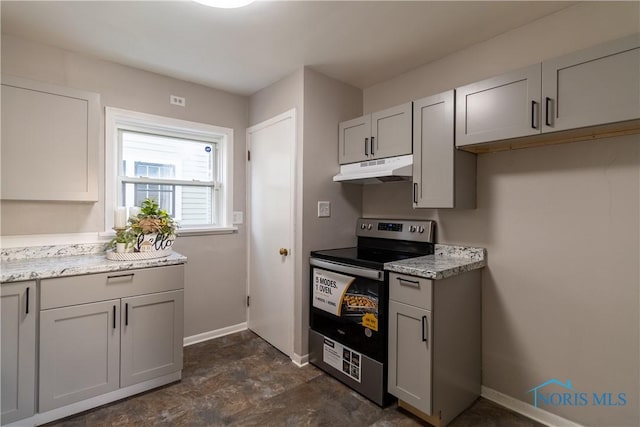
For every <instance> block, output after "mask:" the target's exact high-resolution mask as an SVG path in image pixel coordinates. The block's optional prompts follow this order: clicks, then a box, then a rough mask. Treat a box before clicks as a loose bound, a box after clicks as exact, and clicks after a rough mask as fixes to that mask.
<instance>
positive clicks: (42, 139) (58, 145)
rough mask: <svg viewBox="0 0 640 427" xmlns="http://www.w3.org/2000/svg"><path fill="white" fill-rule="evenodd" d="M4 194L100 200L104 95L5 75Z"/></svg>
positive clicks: (8, 197) (8, 196) (11, 197)
mask: <svg viewBox="0 0 640 427" xmlns="http://www.w3.org/2000/svg"><path fill="white" fill-rule="evenodd" d="M1 97H2V185H1V186H2V189H1V190H2V199H3V200H54V201H62V200H64V201H91V202H95V201H97V200H98V147H99V138H100V96H99V95H98V94H96V93H91V92H85V91H81V90H77V89H71V88H68V87H62V86H56V85H52V84H47V83H41V82H36V81H32V80H27V79H23V78H18V77H13V76H7V75H3V76H2V94H1Z"/></svg>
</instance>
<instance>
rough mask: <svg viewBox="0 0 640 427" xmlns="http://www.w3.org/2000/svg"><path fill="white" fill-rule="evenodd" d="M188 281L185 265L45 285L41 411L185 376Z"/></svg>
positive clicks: (56, 280) (41, 325) (67, 278)
mask: <svg viewBox="0 0 640 427" xmlns="http://www.w3.org/2000/svg"><path fill="white" fill-rule="evenodd" d="M183 282H184V267H183V266H182V265H176V266H165V267H155V268H147V269H140V270H129V271H125V272H114V273H101V274H90V275H81V276H73V277H65V278H54V279H44V280H42V281H41V290H42V294H41V308H42V310H41V312H40V365H39V366H40V381H39V412H46V411H49V410H52V409H55V408H59V407H62V406H66V405H70V404H72V403H75V402H79V401H82V400H86V399H89V398H92V397H97V396H100V395H103V394H105V393H109V392H112V391H115V390H118V389H120V388H124V387H128V386H131V385H134V384H139V383H142V382H144V381H148V380H152V379H154V378H159V377H162V376H165V375H168V374H172V373H176V372H179V371H181V370H182V362H183V360H182V346H183V317H184V308H183V301H184V293H183V287H184V284H183ZM94 301H97V302H94Z"/></svg>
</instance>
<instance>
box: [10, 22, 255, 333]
mask: <svg viewBox="0 0 640 427" xmlns="http://www.w3.org/2000/svg"><path fill="white" fill-rule="evenodd" d="M2 73H3V74H11V75H15V76H20V77H24V78H28V79H32V80H38V81H42V82H47V83H52V84H57V85H62V86H69V87H73V88H78V89H82V90H87V91H92V92H97V93H99V94H100V96H101V98H100V101H101V104H102V107H105V106H109V107H116V108H123V109H127V110H133V111H139V112H144V113H149V114H156V115H160V116H165V117H173V118H178V119H183V120H190V121H194V122H200V123H208V124H212V125H217V126H224V127H228V128H233V130H234V152H233V155H234V196H233V199H234V200H233V203H234V210H236V211H244V208H245V197H244V195H245V191H244V189H245V163H244V154H245V130H246V127H247V123H248V98H247V97H243V96H239V95H233V94H230V93H227V92H223V91H220V90H215V89H211V88H208V87H205V86H202V85H198V84H194V83H189V82H186V81H182V80H177V79H173V78H170V77H166V76H162V75H159V74H154V73H150V72H146V71H142V70H138V69H134V68H130V67H126V66H123V65H119V64H115V63H112V62H108V61H102V60H97V59H95V58H92V57H89V56H84V55H78V54H75V53H72V52H69V51H65V50H61V49H58V48H53V47H50V46H46V45H43V44H39V43H33V42H30V41H27V40H24V39H21V38H16V37H13V36H8V35H4V34H3V35H2ZM169 95H178V96H182V97H185V98H186V100H187V102H186V106H185V107H177V106H174V105H170V104H169ZM99 153H100V159H99V165H100V170H99V177H100V183H99V188H100V190H99V191H100V194H99V201H98V202H97V203H64V202H55V203H52V202H18V201H10V202H9V201H3V202H2V205H1V207H0V209H1V212H0V213H1V221H2V223H1V230H2V235H3V236H11V235H32V234H65V233H89V232H96V233H97V232H100V231H103V229H104V109H102V118H101V136H100V147H99ZM25 173H28V171H25ZM175 249H176V251H178V252H180V253H182V254H184V255H186V256H187V257H188V258H189V261H188V263H187V265H186V270H185V310H184V311H185V330H184V333H185V336H192V335H196V334H199V333H206V332H209V331H214V330H217V329H221V328H224V327H228V326H232V325H236V324H240V323H243V322H245V321H246V317H245V306H244V302H245V294H246V287H245V283H246V272H245V264H246V262H245V253H246V249H245V233H244V226H240V227H239V231H238V232H237V233H234V234H227V235H212V236H194V237H186V236H181V237H179V238H178V240H177V241H176V245H175Z"/></svg>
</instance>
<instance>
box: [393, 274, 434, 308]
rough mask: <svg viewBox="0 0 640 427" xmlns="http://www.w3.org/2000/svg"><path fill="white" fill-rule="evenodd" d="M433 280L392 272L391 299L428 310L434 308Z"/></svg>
mask: <svg viewBox="0 0 640 427" xmlns="http://www.w3.org/2000/svg"><path fill="white" fill-rule="evenodd" d="M432 286H433V281H431V280H429V279H423V278H420V277H414V276H406V275H403V274H396V273H391V274H390V275H389V299H392V300H394V301H398V302H403V303H405V304H409V305H412V306H414V307H420V308H424V309H427V310H431V308H432V302H431V301H432Z"/></svg>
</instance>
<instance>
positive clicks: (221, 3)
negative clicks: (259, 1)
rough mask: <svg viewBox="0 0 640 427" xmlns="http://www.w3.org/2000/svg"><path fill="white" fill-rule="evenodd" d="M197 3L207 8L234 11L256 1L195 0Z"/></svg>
mask: <svg viewBox="0 0 640 427" xmlns="http://www.w3.org/2000/svg"><path fill="white" fill-rule="evenodd" d="M193 1H195V2H196V3H200V4H203V5H205V6H211V7H220V8H223V9H234V8H236V7H243V6H247V5H249V4H251V3H253V2H254V1H255V0H193Z"/></svg>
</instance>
